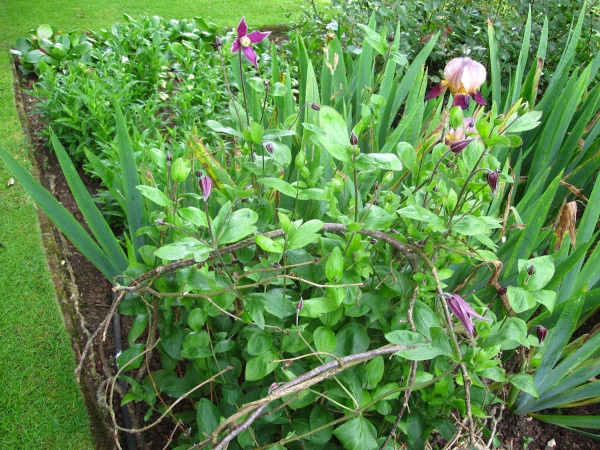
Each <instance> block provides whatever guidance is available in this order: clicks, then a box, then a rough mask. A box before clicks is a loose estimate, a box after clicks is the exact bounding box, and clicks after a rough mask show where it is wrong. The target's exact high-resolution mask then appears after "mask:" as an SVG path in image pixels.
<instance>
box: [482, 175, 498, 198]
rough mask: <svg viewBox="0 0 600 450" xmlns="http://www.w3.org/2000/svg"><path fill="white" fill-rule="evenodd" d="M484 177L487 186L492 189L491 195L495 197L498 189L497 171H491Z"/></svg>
mask: <svg viewBox="0 0 600 450" xmlns="http://www.w3.org/2000/svg"><path fill="white" fill-rule="evenodd" d="M485 177H486V180H487V183H488V185H489V186H490V188H491V189H492V195H496V189H497V188H498V171H497V170H491V171H489V172H488V173H487V174H486V176H485Z"/></svg>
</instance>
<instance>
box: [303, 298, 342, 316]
mask: <svg viewBox="0 0 600 450" xmlns="http://www.w3.org/2000/svg"><path fill="white" fill-rule="evenodd" d="M339 307H340V304H339V303H338V302H337V301H336V300H335V299H334V298H331V297H329V296H327V297H315V298H310V299H308V300H304V307H303V308H302V311H300V317H310V318H318V317H321V316H322V315H323V314H327V313H329V312H332V311H335V310H336V309H338V308H339Z"/></svg>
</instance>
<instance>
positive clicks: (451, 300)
mask: <svg viewBox="0 0 600 450" xmlns="http://www.w3.org/2000/svg"><path fill="white" fill-rule="evenodd" d="M442 295H445V297H446V299H447V301H448V306H449V307H450V309H451V310H452V312H453V313H454V315H455V316H456V317H458V320H460V322H461V323H462V324H463V326H464V327H465V330H467V334H468V335H469V336H470V337H473V331H475V325H474V323H473V317H476V318H478V319H481V320H487V321H489V320H490V319H487V318H485V317H483V316H481V315H479V314H477V313H476V312H475V310H474V309H473V308H471V305H469V304H468V303H467V302H466V301H464V300H463V298H462V297H461V296H460V295H458V294H442Z"/></svg>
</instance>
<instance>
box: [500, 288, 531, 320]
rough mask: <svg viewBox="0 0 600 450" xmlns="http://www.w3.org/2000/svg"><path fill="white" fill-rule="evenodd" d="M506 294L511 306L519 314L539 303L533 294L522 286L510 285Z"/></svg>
mask: <svg viewBox="0 0 600 450" xmlns="http://www.w3.org/2000/svg"><path fill="white" fill-rule="evenodd" d="M506 296H507V297H508V303H509V304H510V307H511V308H512V309H513V310H514V311H515V312H516V313H517V314H519V313H522V312H524V311H527V310H530V309H531V308H533V307H534V306H536V305H537V302H536V301H535V297H534V296H533V294H532V293H531V292H529V291H526V290H525V289H522V288H518V287H515V286H509V287H508V290H507V291H506Z"/></svg>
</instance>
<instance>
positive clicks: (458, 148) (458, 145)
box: [450, 139, 473, 154]
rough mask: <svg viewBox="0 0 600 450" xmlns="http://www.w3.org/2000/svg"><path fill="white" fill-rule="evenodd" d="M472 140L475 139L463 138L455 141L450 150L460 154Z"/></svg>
mask: <svg viewBox="0 0 600 450" xmlns="http://www.w3.org/2000/svg"><path fill="white" fill-rule="evenodd" d="M471 142H473V139H461V140H460V141H456V142H453V143H452V144H450V150H451V151H452V153H454V154H458V153H460V152H462V151H463V150H464V149H465V148H466V147H467V145H469V144H470V143H471Z"/></svg>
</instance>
